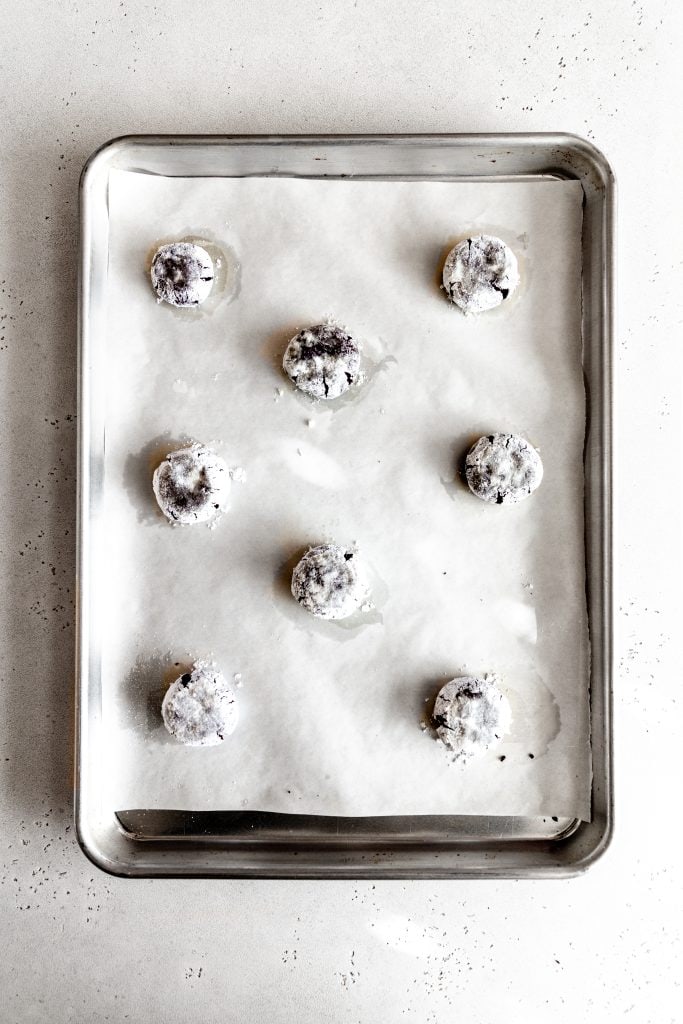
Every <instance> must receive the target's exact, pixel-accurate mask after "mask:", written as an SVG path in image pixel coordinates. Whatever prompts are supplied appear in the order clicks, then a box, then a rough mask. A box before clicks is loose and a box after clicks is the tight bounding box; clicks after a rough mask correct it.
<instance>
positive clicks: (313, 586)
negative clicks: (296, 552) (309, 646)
mask: <svg viewBox="0 0 683 1024" xmlns="http://www.w3.org/2000/svg"><path fill="white" fill-rule="evenodd" d="M292 595H293V597H294V598H295V599H296V600H297V601H298V602H299V604H300V605H301V606H302V607H303V608H305V609H306V611H309V612H310V613H311V615H315V616H316V618H318V619H346V618H348V616H349V615H353V613H354V612H355V611H358V609H359V608H360V607H361V605H362V604H364V602H366V601H367V600H368V598H369V587H368V585H367V582H366V579H365V573H364V570H363V567H362V565H360V563H359V561H358V557H357V555H356V554H355V552H353V551H348V550H345V549H344V548H340V547H338V546H337V545H336V544H320V545H318V546H317V547H315V548H310V550H309V551H307V552H306V554H305V555H304V557H303V558H302V559H301V561H300V562H299V563H298V565H297V566H296V568H295V569H294V572H293V573H292Z"/></svg>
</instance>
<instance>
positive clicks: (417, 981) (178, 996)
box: [0, 0, 683, 1024]
mask: <svg viewBox="0 0 683 1024" xmlns="http://www.w3.org/2000/svg"><path fill="white" fill-rule="evenodd" d="M0 9H1V10H2V15H3V16H2V25H3V45H2V59H1V60H0V107H1V109H2V124H3V140H2V141H3V148H2V159H1V161H0V189H1V191H0V196H1V200H2V201H1V202H0V387H1V389H2V403H1V409H2V434H1V435H0V436H1V438H2V442H1V443H0V480H1V481H2V487H1V490H0V501H1V502H2V515H1V519H0V522H1V524H2V525H1V527H0V559H1V566H2V579H3V588H2V599H1V605H2V634H1V635H2V669H1V681H0V687H1V690H0V707H1V709H2V710H1V713H0V815H1V820H2V831H1V832H0V935H1V936H2V940H3V956H2V958H1V960H0V992H2V1008H1V1009H0V1019H1V1020H2V1022H3V1024H5V1022H13V1021H17V1022H22V1024H23V1022H25V1021H43V1020H46V1019H49V1020H50V1021H52V1022H53V1024H60V1022H66V1021H85V1020H87V1021H92V1022H99V1021H113V1022H118V1021H123V1020H132V1021H133V1020H134V1021H141V1020H144V1021H149V1022H156V1021H164V1022H165V1024H169V1022H176V1021H177V1022H181V1021H183V1022H184V1021H190V1020H202V1021H206V1022H213V1021H222V1022H224V1021H242V1022H252V1021H254V1022H256V1021H261V1020H263V1019H273V1020H276V1021H290V1020H298V1021H303V1022H308V1021H311V1022H312V1021H318V1020H320V1019H324V1020H326V1021H329V1022H340V1024H342V1022H361V1021H362V1022H365V1021H367V1020H372V1019H382V1020H388V1021H398V1020H406V1021H415V1022H420V1024H425V1022H430V1021H442V1020H447V1019H454V1015H455V1014H456V1013H457V1014H458V1016H459V1017H460V1016H462V1018H463V1019H467V1020H468V1021H469V1022H470V1024H477V1022H480V1021H481V1022H490V1021H492V1020H500V1019H502V1018H503V1015H504V1016H505V1019H512V1020H525V1021H544V1022H545V1021H548V1020H551V1019H552V1020H553V1021H556V1022H558V1024H559V1022H564V1021H567V1022H569V1021H572V1022H573V1021H574V1020H577V1019H580V1020H596V1021H601V1022H607V1021H621V1020H622V1019H627V1020H629V1021H633V1022H649V1021H657V1024H666V1022H669V1021H675V1020H679V1019H680V1016H679V1012H680V983H679V980H678V978H677V972H676V965H677V963H680V956H681V923H680V922H681V920H682V919H683V907H682V906H681V904H682V902H683V901H682V898H681V892H682V889H681V885H680V851H679V848H678V846H677V842H676V830H675V823H676V814H675V813H674V814H673V815H672V814H671V813H670V812H671V809H672V808H673V807H676V805H677V802H678V793H677V791H676V790H675V789H674V785H673V780H674V777H675V776H674V773H678V772H679V765H678V759H677V751H678V746H679V743H680V741H679V735H680V730H681V701H680V695H679V688H680V682H679V672H678V666H679V660H678V656H677V655H678V642H677V641H678V637H679V636H680V624H679V615H678V612H679V608H680V587H679V583H678V579H677V578H676V577H677V571H676V569H675V566H676V565H677V564H678V565H679V564H680V545H679V541H678V538H679V535H680V529H679V523H678V518H679V508H680V493H679V492H678V493H677V492H676V490H675V489H673V488H669V487H658V488H656V490H653V489H652V487H651V481H652V480H653V479H656V480H664V479H666V478H667V476H668V474H669V473H670V470H671V464H672V461H674V460H676V465H678V460H680V450H679V436H680V435H679V425H680V329H681V328H680V325H681V319H682V310H683V307H682V304H681V298H680V285H679V279H680V274H681V256H680V251H679V250H678V249H677V248H676V247H672V245H671V237H672V236H671V225H672V221H673V218H674V216H677V217H680V213H681V201H680V186H679V182H678V177H679V168H680V165H681V159H680V158H681V149H682V145H681V141H680V132H678V131H677V130H675V128H674V126H675V124H676V123H677V119H678V117H679V111H680V106H681V100H682V99H683V97H682V95H681V93H682V91H683V90H682V89H681V77H680V68H679V62H680V53H681V45H682V44H683V38H682V36H683V32H682V29H683V16H682V15H681V11H680V7H679V6H678V5H677V4H675V3H674V0H652V2H651V3H649V4H647V5H646V4H642V5H641V4H639V3H637V2H634V3H624V2H622V0H601V2H599V3H598V2H595V3H589V2H586V0H577V2H576V3H574V4H565V5H562V6H558V5H545V6H540V7H539V5H537V4H531V3H523V4H519V5H517V6H516V8H515V17H514V19H501V17H500V10H498V9H497V7H496V5H490V6H489V7H481V6H476V5H475V6H470V7H463V6H462V5H457V6H454V5H452V6H448V5H444V4H441V3H438V4H437V3H435V2H432V0H423V2H422V3H421V4H419V5H417V6H416V5H414V4H409V3H404V2H398V3H396V2H392V3H391V4H390V3H388V2H387V0H375V2H374V3H370V2H366V0H358V2H357V3H355V4H353V6H351V5H336V6H331V5H321V4H319V3H314V2H299V3H297V4H296V5H282V4H277V3H275V2H272V0H268V2H255V3H251V4H245V5H240V6H238V5H231V4H224V3H221V2H215V0H207V2H205V3H203V4H201V5H194V6H193V7H192V8H191V11H192V14H191V17H190V23H189V24H188V15H187V12H188V10H189V9H190V8H188V5H186V4H181V3H179V2H178V0H169V2H168V3H166V4H163V5H161V4H159V5H156V6H155V5H153V4H151V3H143V2H141V3H139V4H131V3H120V4H117V5H106V4H103V3H96V2H92V0H80V2H79V3H78V4H75V3H73V2H66V3H64V4H63V5H61V6H58V5H51V6H50V9H49V12H48V11H47V8H45V6H44V5H43V6H41V5H35V4H34V5H28V4H26V5H17V4H15V3H11V2H6V0H3V2H2V4H1V8H0ZM541 12H542V13H541ZM271 130H272V131H280V132H288V131H289V132H295V131H306V132H308V131H311V132H325V131H402V130H406V131H408V130H412V131H501V130H514V131H538V130H563V131H574V132H577V133H579V134H582V135H585V136H588V137H589V138H591V139H593V140H594V141H595V142H596V143H597V145H598V146H599V147H600V148H602V149H603V150H604V151H605V152H606V153H607V155H608V157H609V158H610V159H611V161H612V163H613V165H614V167H615V169H616V171H617V176H618V179H619V183H620V222H619V226H620V256H621V259H620V317H619V331H618V338H617V351H618V356H619V367H618V380H619V387H620V401H619V428H618V429H619V441H620V445H619V460H618V468H619V474H620V480H619V498H620V506H621V507H620V545H619V560H620V567H619V592H618V597H617V607H618V616H619V620H618V624H619V638H618V649H617V660H618V669H619V671H618V677H617V700H616V704H617V730H618V732H617V739H618V744H617V787H618V788H617V814H618V825H617V833H616V839H615V841H614V844H613V847H612V849H611V850H610V851H609V853H608V854H607V855H606V857H605V858H604V859H603V860H602V861H601V862H600V863H599V864H598V865H596V866H595V867H594V868H592V869H591V870H590V872H589V873H588V874H587V875H586V876H585V877H582V878H579V879H575V880H572V881H569V882H559V883H558V882H543V883H541V882H523V883H522V882H520V883H514V882H507V883H487V882H484V883H463V882H454V883H450V884H446V883H438V882H435V883H426V882H425V883H399V882H390V883H378V884H375V885H373V884H372V883H357V884H354V883H336V882H335V883H327V884H320V883H287V882H263V883H254V882H230V881H225V882H220V881H219V882H216V881H207V882H200V881H186V882H178V881H171V882H167V881H146V882H131V881H123V880H118V879H113V878H109V877H107V876H105V875H102V874H100V873H98V872H97V871H96V870H95V869H94V868H92V867H91V866H90V864H89V863H88V862H87V861H86V860H85V858H84V857H83V855H82V854H81V853H80V851H79V849H78V847H77V845H76V843H75V841H74V837H73V827H72V825H71V813H72V808H71V773H72V753H71V750H72V709H73V692H72V691H73V683H72V649H73V604H72V602H73V569H74V489H75V460H74V441H75V425H76V370H75V289H76V244H77V191H76V190H77V183H78V176H79V172H80V168H81V166H82V164H83V162H84V160H85V159H86V157H87V156H88V155H89V154H90V152H91V151H92V150H93V149H95V148H96V147H97V146H99V145H100V144H101V143H102V142H103V141H105V140H106V139H107V138H110V137H112V136H115V135H119V134H122V133H126V132H135V131H149V132H157V131H159V132H161V131H167V132H183V131H192V132H223V131H228V132H264V131H271ZM646 527H647V531H646V529H645V528H646ZM672 545H673V546H674V548H675V550H672ZM676 559H677V560H678V561H676ZM672 822H673V824H674V827H673V828H672V827H671V823H672Z"/></svg>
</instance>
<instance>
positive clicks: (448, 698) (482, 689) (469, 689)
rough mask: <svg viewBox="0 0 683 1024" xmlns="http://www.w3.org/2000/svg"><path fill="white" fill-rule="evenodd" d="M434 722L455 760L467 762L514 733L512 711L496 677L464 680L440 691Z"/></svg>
mask: <svg viewBox="0 0 683 1024" xmlns="http://www.w3.org/2000/svg"><path fill="white" fill-rule="evenodd" d="M432 722H433V724H434V728H435V729H436V734H437V736H438V737H439V739H440V740H441V742H442V743H443V744H444V745H445V746H446V747H448V749H449V750H450V751H452V753H453V755H454V757H453V760H454V761H463V762H465V761H468V760H469V759H470V758H472V757H475V756H477V755H479V754H483V753H484V751H485V750H488V749H490V748H491V747H495V746H497V745H498V743H500V741H501V740H502V738H503V737H504V736H505V734H506V733H508V732H509V731H510V726H511V724H512V711H511V709H510V704H509V702H508V699H507V697H506V696H505V695H504V694H503V693H502V692H501V690H500V688H499V687H498V684H497V680H496V678H495V676H491V675H485V676H483V677H478V676H461V677H460V678H458V679H451V681H450V682H448V683H446V685H445V686H443V687H442V688H441V690H440V691H439V693H438V695H437V698H436V701H435V702H434V711H433V712H432Z"/></svg>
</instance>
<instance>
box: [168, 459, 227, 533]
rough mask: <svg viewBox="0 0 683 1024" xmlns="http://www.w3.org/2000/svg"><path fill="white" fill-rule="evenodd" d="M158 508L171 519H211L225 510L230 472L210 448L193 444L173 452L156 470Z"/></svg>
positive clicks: (205, 521)
mask: <svg viewBox="0 0 683 1024" xmlns="http://www.w3.org/2000/svg"><path fill="white" fill-rule="evenodd" d="M152 487H153V489H154V494H155V496H156V499H157V502H158V503H159V508H160V509H161V511H162V512H163V513H164V515H165V516H166V518H167V519H168V520H169V521H170V522H172V523H181V524H183V525H188V524H192V523H210V522H211V521H212V520H214V519H216V518H217V517H218V516H219V515H220V514H221V512H223V511H224V510H225V508H226V507H227V504H228V497H229V494H230V472H229V470H228V467H227V466H226V464H225V462H223V459H221V457H220V456H219V455H216V453H215V452H214V451H211V449H210V448H206V447H205V446H204V445H201V444H193V445H191V446H190V447H189V448H180V449H178V451H175V452H171V453H170V454H169V455H168V456H167V457H166V459H165V460H164V461H163V462H162V463H161V464H160V465H159V466H157V468H156V469H155V471H154V476H153V478H152Z"/></svg>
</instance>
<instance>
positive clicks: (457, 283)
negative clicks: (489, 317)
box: [443, 235, 519, 313]
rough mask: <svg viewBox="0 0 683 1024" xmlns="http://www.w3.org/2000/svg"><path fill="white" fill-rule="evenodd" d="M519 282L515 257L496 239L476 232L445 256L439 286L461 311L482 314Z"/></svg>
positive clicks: (500, 300) (502, 299)
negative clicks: (475, 234)
mask: <svg viewBox="0 0 683 1024" xmlns="http://www.w3.org/2000/svg"><path fill="white" fill-rule="evenodd" d="M518 284H519V271H518V269H517V257H516V256H515V254H514V253H513V251H512V250H511V249H510V248H508V246H507V245H506V244H505V242H503V241H501V239H500V238H494V237H493V236H492V235H477V236H476V237H474V238H466V239H465V240H464V241H462V242H458V244H457V245H456V246H454V247H453V248H452V249H451V251H450V252H449V254H448V256H447V257H446V262H445V263H444V267H443V286H444V288H445V289H446V293H447V295H448V298H449V299H450V300H451V302H454V303H455V305H456V306H459V308H460V309H461V310H462V311H463V313H483V312H484V311H485V310H487V309H494V308H495V307H496V306H499V305H500V304H501V302H503V301H504V300H505V299H507V297H508V295H510V294H511V293H512V292H513V291H514V290H515V288H516V287H517V285H518Z"/></svg>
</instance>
